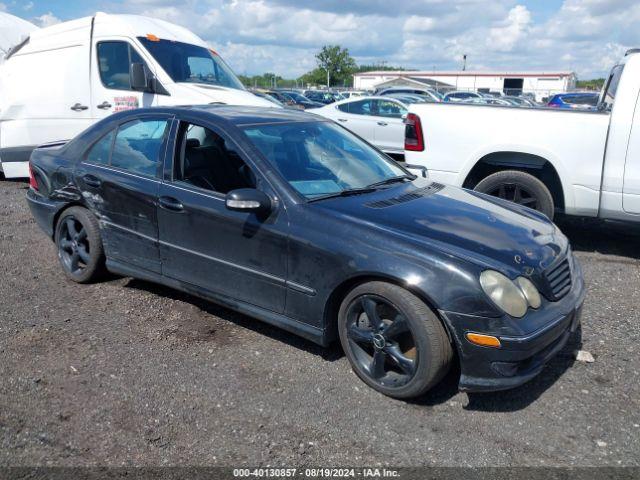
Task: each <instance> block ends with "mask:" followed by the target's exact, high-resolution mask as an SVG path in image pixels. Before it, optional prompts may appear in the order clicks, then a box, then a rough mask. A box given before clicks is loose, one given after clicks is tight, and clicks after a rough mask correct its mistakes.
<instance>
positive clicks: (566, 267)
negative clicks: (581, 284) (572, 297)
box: [544, 256, 572, 300]
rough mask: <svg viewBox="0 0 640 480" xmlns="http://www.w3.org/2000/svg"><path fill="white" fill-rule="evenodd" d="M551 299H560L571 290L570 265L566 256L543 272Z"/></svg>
mask: <svg viewBox="0 0 640 480" xmlns="http://www.w3.org/2000/svg"><path fill="white" fill-rule="evenodd" d="M544 276H545V278H546V280H547V284H548V285H549V292H550V294H551V296H552V297H553V298H552V300H560V299H561V298H562V297H564V296H565V295H566V294H567V293H569V290H571V280H572V279H571V265H570V264H569V257H568V256H567V257H566V258H565V259H564V260H562V261H561V262H560V263H558V264H556V265H554V266H553V267H551V268H549V269H548V270H546V271H545V272H544Z"/></svg>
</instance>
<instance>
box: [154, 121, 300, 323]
mask: <svg viewBox="0 0 640 480" xmlns="http://www.w3.org/2000/svg"><path fill="white" fill-rule="evenodd" d="M175 145H176V147H175V148H174V149H173V150H174V163H175V164H174V165H173V167H172V168H170V169H169V171H165V181H164V182H163V183H162V185H161V186H160V192H159V200H158V204H159V207H158V221H159V232H160V233H159V235H160V252H161V257H162V273H163V275H164V276H167V277H170V278H172V279H175V280H179V281H182V282H185V283H187V284H190V285H194V286H197V287H199V288H202V289H204V290H206V291H209V292H211V293H212V294H214V295H216V294H217V295H222V296H224V297H227V298H231V299H235V300H240V301H243V302H247V303H249V304H252V305H255V306H258V307H261V308H264V309H267V310H271V311H273V312H277V313H282V312H283V311H284V305H285V292H286V276H287V242H288V239H287V236H288V230H289V229H288V222H287V214H286V211H285V210H284V208H283V207H282V205H277V203H276V202H274V205H276V206H275V209H274V211H273V212H271V214H270V215H268V217H267V218H264V217H263V216H262V215H256V214H255V213H246V212H236V211H231V210H228V209H227V208H226V204H225V196H226V194H227V193H228V192H229V191H231V190H235V189H238V188H258V189H260V190H262V191H264V192H265V193H266V194H267V195H268V196H269V197H271V198H275V193H274V192H273V190H272V189H271V187H270V186H269V185H268V184H267V183H266V182H265V181H264V180H263V179H262V178H261V176H260V175H259V174H258V172H257V171H255V170H254V168H253V166H252V165H251V162H250V161H248V157H247V156H246V154H245V153H244V151H243V150H242V148H240V147H239V146H238V144H237V143H236V142H235V141H234V140H233V139H232V138H231V137H230V136H229V135H228V134H227V133H225V132H224V131H222V130H221V129H219V128H217V127H215V126H214V125H210V124H207V125H203V124H202V123H199V122H198V121H196V120H194V121H189V120H188V119H184V121H183V122H181V123H180V128H179V129H178V133H177V137H176V142H175Z"/></svg>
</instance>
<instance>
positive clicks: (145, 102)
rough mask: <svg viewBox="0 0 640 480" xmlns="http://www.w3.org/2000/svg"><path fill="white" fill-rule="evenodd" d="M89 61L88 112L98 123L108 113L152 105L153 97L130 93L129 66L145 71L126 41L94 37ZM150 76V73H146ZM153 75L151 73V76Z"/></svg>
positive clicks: (139, 57) (137, 56)
mask: <svg viewBox="0 0 640 480" xmlns="http://www.w3.org/2000/svg"><path fill="white" fill-rule="evenodd" d="M93 51H94V52H95V54H94V55H95V58H94V60H93V61H92V66H91V68H92V76H91V78H92V89H91V112H92V116H93V118H95V119H97V120H100V119H102V118H104V117H106V116H108V115H110V114H112V113H115V112H121V111H123V110H131V109H134V108H139V107H150V106H152V105H154V104H155V101H156V96H155V95H154V94H153V93H149V92H141V91H138V90H133V89H132V88H131V83H130V80H129V70H130V67H131V64H132V63H142V64H143V65H145V66H147V69H149V66H148V65H149V64H148V62H145V60H144V58H143V57H142V54H141V53H140V52H139V51H138V49H137V48H136V47H134V46H133V45H132V44H131V42H130V41H129V40H128V39H122V38H109V37H98V38H97V39H96V40H95V41H94V50H93ZM149 71H150V72H153V70H150V69H149ZM153 73H155V72H153Z"/></svg>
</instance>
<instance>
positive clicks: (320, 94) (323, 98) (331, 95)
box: [304, 90, 344, 105]
mask: <svg viewBox="0 0 640 480" xmlns="http://www.w3.org/2000/svg"><path fill="white" fill-rule="evenodd" d="M304 96H305V97H307V98H308V99H310V100H313V101H314V102H320V103H322V104H324V105H328V104H330V103H333V102H337V101H340V100H344V97H343V96H342V95H340V94H339V93H336V92H329V91H327V90H305V92H304Z"/></svg>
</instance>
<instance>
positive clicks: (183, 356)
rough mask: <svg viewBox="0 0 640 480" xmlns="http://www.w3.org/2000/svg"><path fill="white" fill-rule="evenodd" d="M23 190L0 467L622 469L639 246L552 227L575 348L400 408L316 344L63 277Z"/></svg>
mask: <svg viewBox="0 0 640 480" xmlns="http://www.w3.org/2000/svg"><path fill="white" fill-rule="evenodd" d="M25 192H26V185H25V184H24V183H19V182H7V181H2V182H0V271H1V272H2V273H1V274H2V280H1V282H0V302H1V305H2V306H1V307H0V465H24V466H28V465H50V464H55V465H67V466H68V465H141V464H142V465H165V464H174V465H175V464H180V465H215V464H218V465H232V466H239V465H254V466H255V465H267V464H270V465H278V466H294V465H300V466H302V465H310V466H331V465H334V466H335V465H375V464H379V463H381V464H390V465H393V466H407V465H496V466H497V465H580V466H589V465H612V466H620V465H638V464H639V463H640V373H639V372H640V356H639V355H638V353H639V351H640V349H639V348H638V343H639V342H640V329H639V328H638V327H639V324H640V236H639V235H640V233H638V232H633V233H630V232H629V229H628V228H623V229H619V228H612V227H610V226H606V227H602V226H593V225H591V226H589V225H583V224H582V223H581V222H572V223H562V224H561V226H562V227H563V228H564V229H565V231H566V232H567V234H568V235H569V236H570V238H571V239H572V242H573V244H574V248H575V249H576V250H577V251H578V256H579V258H580V260H581V261H582V263H583V266H584V271H585V275H586V278H587V281H588V284H589V294H588V297H587V301H586V305H585V309H584V317H583V323H584V326H583V334H582V342H583V347H582V348H583V349H585V350H587V351H589V352H591V353H592V354H593V356H594V357H595V362H594V363H590V364H588V363H582V362H575V361H574V359H573V355H572V349H573V348H575V347H576V342H577V341H578V340H577V339H574V343H573V345H572V346H569V347H567V348H566V349H565V351H564V352H563V353H562V354H561V355H560V356H559V357H558V358H556V359H555V360H554V361H553V362H552V363H551V364H550V365H549V366H548V367H547V368H546V369H545V371H544V372H543V374H542V375H541V376H540V377H538V378H537V379H535V380H534V381H532V382H531V383H529V384H527V385H525V386H523V387H521V388H518V389H516V390H513V391H509V392H503V393H495V394H473V395H468V394H464V393H458V392H457V391H456V388H455V384H456V379H455V373H454V374H452V375H450V376H449V377H448V378H447V379H446V380H445V382H444V383H443V384H442V385H440V386H439V387H438V388H437V389H436V390H435V391H434V392H433V393H431V394H430V395H429V396H427V397H425V398H423V399H420V400H419V401H417V402H414V403H406V402H402V401H396V400H391V399H389V398H386V397H383V396H381V395H379V394H377V393H375V392H374V391H372V390H370V389H368V388H367V387H365V385H364V384H363V383H361V382H360V381H359V380H358V379H357V378H356V377H355V375H354V374H353V373H351V370H350V368H349V365H348V362H347V360H346V358H345V357H344V356H343V355H342V353H341V351H340V350H339V348H337V347H334V348H331V349H322V348H320V347H316V346H315V345H313V344H311V343H308V342H306V341H304V340H301V339H299V338H297V337H294V336H293V335H290V334H287V333H285V332H282V331H279V330H277V329H275V328H272V327H269V326H265V325H263V324H260V323H258V322H257V321H254V320H252V319H251V318H248V317H245V316H242V315H238V314H236V313H233V312H231V311H229V310H226V309H224V308H220V307H218V306H216V305H213V304H210V303H207V302H204V301H201V300H198V299H196V298H193V297H190V296H187V295H183V294H181V293H178V292H174V291H171V290H168V289H165V288H161V287H158V286H155V285H152V284H149V283H146V282H141V281H137V280H132V279H128V278H113V279H110V280H107V281H105V282H103V283H99V284H94V285H85V286H83V285H76V284H73V283H71V282H69V281H66V280H64V278H63V276H62V274H61V272H60V269H59V267H58V263H57V259H56V256H55V250H54V246H53V244H52V243H51V242H50V241H49V240H48V239H47V238H45V236H44V234H42V232H41V231H40V230H39V229H38V228H37V226H36V225H35V223H34V222H33V221H32V219H31V217H30V214H29V212H28V208H27V205H26V201H25V198H24V195H25Z"/></svg>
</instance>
